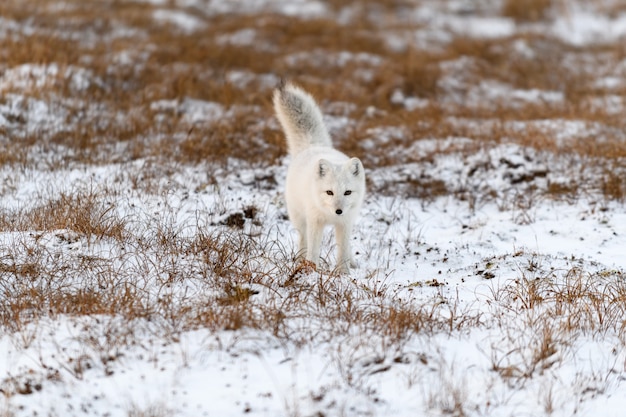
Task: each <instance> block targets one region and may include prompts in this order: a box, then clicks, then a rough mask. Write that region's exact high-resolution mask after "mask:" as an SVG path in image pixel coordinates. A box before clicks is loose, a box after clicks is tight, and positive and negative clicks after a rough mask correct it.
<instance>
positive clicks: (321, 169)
mask: <svg viewBox="0 0 626 417" xmlns="http://www.w3.org/2000/svg"><path fill="white" fill-rule="evenodd" d="M329 169H330V162H328V161H327V160H325V159H320V160H319V162H318V174H319V176H320V178H322V177H324V176H326V174H327V173H328V170H329Z"/></svg>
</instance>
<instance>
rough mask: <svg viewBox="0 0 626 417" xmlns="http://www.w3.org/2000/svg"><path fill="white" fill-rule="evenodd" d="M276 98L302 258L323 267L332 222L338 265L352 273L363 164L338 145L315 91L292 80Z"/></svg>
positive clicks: (288, 191)
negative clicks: (352, 240)
mask: <svg viewBox="0 0 626 417" xmlns="http://www.w3.org/2000/svg"><path fill="white" fill-rule="evenodd" d="M273 100H274V110H275V112H276V116H277V117H278V120H279V121H280V124H281V126H282V128H283V130H284V132H285V136H286V138H287V146H288V148H289V154H290V155H291V163H290V165H289V169H288V170H287V184H286V191H285V198H286V200H287V211H288V212H289V219H290V220H291V222H292V223H293V225H294V226H295V228H296V229H297V230H298V233H299V235H300V240H299V245H298V246H299V247H298V258H300V259H302V258H303V257H304V258H306V260H308V261H310V262H313V263H314V264H315V265H316V266H319V261H320V245H321V241H322V234H323V231H324V227H325V226H326V225H332V226H334V227H335V239H336V240H337V270H338V271H339V272H343V273H347V272H348V271H349V268H350V267H353V268H354V267H356V264H355V262H354V258H353V256H352V250H351V249H350V235H351V234H352V226H353V225H354V221H355V220H356V218H357V215H358V212H359V209H360V207H361V204H362V203H363V198H364V196H365V172H364V170H363V164H362V163H361V161H360V160H359V159H358V158H349V157H348V156H346V155H345V154H343V153H342V152H340V151H338V150H336V149H334V148H333V146H332V143H331V140H330V135H329V134H328V130H327V129H326V126H325V125H324V121H323V119H322V112H321V110H320V109H319V107H318V106H317V104H316V103H315V100H314V99H313V97H312V96H311V95H310V94H308V93H307V92H305V91H304V90H302V89H301V88H299V87H297V86H295V85H293V84H291V83H287V84H286V85H285V84H281V85H280V86H279V87H278V88H277V89H276V90H275V91H274V97H273Z"/></svg>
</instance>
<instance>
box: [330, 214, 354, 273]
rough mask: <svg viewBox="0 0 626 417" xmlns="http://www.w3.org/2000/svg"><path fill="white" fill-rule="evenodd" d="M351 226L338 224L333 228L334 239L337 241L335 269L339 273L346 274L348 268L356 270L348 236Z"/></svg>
mask: <svg viewBox="0 0 626 417" xmlns="http://www.w3.org/2000/svg"><path fill="white" fill-rule="evenodd" d="M351 232H352V225H350V224H338V225H336V226H335V239H336V240H337V269H338V270H339V272H341V273H348V272H349V271H350V268H356V262H355V261H354V258H353V257H352V248H351V246H350V235H351V234H352V233H351Z"/></svg>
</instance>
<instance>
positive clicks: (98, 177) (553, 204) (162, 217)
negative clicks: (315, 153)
mask: <svg viewBox="0 0 626 417" xmlns="http://www.w3.org/2000/svg"><path fill="white" fill-rule="evenodd" d="M122 3H124V2H122ZM146 3H148V4H150V5H152V6H155V5H156V6H158V7H161V8H159V9H158V10H157V12H154V13H153V15H152V17H153V18H154V19H155V20H156V21H158V22H161V23H163V24H170V25H173V26H175V27H178V28H179V29H180V30H183V31H184V32H189V33H193V32H194V31H195V30H200V29H201V28H202V27H204V26H205V22H204V20H203V16H215V15H220V14H226V13H242V14H255V13H261V12H267V11H269V12H271V13H282V14H285V15H287V16H290V17H294V18H295V17H297V18H308V17H315V18H319V17H320V16H321V17H323V18H334V17H335V16H333V15H332V11H331V10H330V8H329V7H327V5H326V3H324V2H318V1H298V2H285V1H278V0H277V1H270V0H263V1H252V0H250V1H229V2H219V1H200V0H197V1H194V0H185V1H173V2H165V1H154V0H153V1H148V2H146ZM480 3H481V4H482V3H483V2H480ZM557 3H559V4H561V2H557ZM598 3H601V2H598ZM609 3H610V2H606V8H607V9H609V8H610V7H609V6H610V5H611V4H612V3H611V4H609ZM59 4H61V5H62V4H63V3H62V2H61V3H59ZM485 4H496V3H495V2H485ZM563 4H564V6H563V7H566V8H567V11H566V12H563V13H561V14H559V15H558V16H556V17H554V18H552V19H550V20H547V21H542V22H533V23H523V24H520V23H517V22H515V21H514V20H512V19H511V18H506V17H501V16H498V15H497V14H496V13H493V14H489V13H482V14H481V13H478V12H476V11H475V10H474V8H475V7H474V5H473V2H465V1H449V2H438V1H423V2H416V4H415V5H414V7H408V11H407V12H406V15H405V16H404V17H406V21H407V22H411V23H412V24H415V25H416V27H417V28H418V29H417V30H415V31H414V32H413V33H412V34H413V35H414V39H407V38H406V37H398V36H397V34H393V33H390V35H389V37H388V39H387V42H388V44H389V45H390V47H392V48H397V49H398V50H401V49H402V47H403V45H406V44H407V43H413V42H415V43H417V44H418V45H421V44H422V43H423V42H435V44H436V43H441V44H444V43H446V42H448V40H449V39H448V37H449V36H451V34H455V36H467V37H477V38H483V37H486V38H502V37H508V36H511V35H513V34H514V33H518V31H527V32H528V33H537V32H542V33H546V36H547V35H548V34H549V35H550V36H554V37H556V38H559V39H562V41H563V42H565V43H568V44H571V45H572V46H573V47H576V46H581V45H588V44H596V43H598V44H604V43H606V44H608V43H612V42H623V41H624V40H626V38H625V36H626V11H625V10H623V9H622V10H621V12H620V13H617V14H616V15H615V14H609V13H604V10H603V9H602V8H601V7H599V6H597V5H596V6H597V7H584V3H579V2H576V4H572V5H571V6H568V5H567V4H566V3H565V2H563ZM616 4H617V3H616ZM59 7H62V6H59ZM68 7H70V6H68ZM483 7H485V8H487V9H488V7H487V6H483ZM559 7H560V6H559ZM170 8H171V9H170ZM476 8H478V9H480V7H479V6H476ZM556 9H558V7H556ZM616 9H617V8H616ZM350 13H351V12H350V9H347V10H344V13H342V14H341V15H340V16H338V17H337V19H339V20H341V19H347V20H349V19H350V18H351V17H350ZM0 25H1V26H4V27H5V29H2V28H0V36H6V34H5V31H12V32H15V31H22V32H24V33H27V32H30V31H32V30H35V29H33V28H32V27H31V26H30V23H29V20H28V19H26V20H23V21H20V22H17V21H8V20H5V19H3V18H0ZM238 33H239V35H238V36H236V37H233V36H230V37H227V36H225V37H224V38H223V42H224V43H226V44H229V43H232V42H243V43H252V42H254V39H255V33H254V29H243V30H241V31H240V32H238ZM459 34H460V35H459ZM137 36H140V35H137ZM220 42H222V41H220ZM431 46H432V47H434V48H436V47H438V46H437V45H431ZM518 46H519V48H520V50H523V49H524V48H525V47H526V46H527V45H525V44H523V42H521V43H520V44H519V45H518ZM309 52H310V53H311V54H315V53H316V51H314V50H313V51H309ZM527 52H528V51H527ZM317 53H319V51H318V52H317ZM520 53H524V51H522V52H520ZM528 53H531V54H532V53H533V52H532V51H530V52H528ZM322 54H323V53H322ZM304 55H306V53H304ZM329 56H330V55H329ZM329 56H326V58H327V59H332V60H333V61H341V60H342V59H344V60H346V62H347V61H350V60H361V61H362V62H364V63H366V64H367V65H371V66H373V67H375V66H378V65H381V63H380V61H379V60H378V59H377V57H375V56H369V55H367V54H363V55H350V54H348V53H346V54H345V55H342V54H337V55H336V56H332V57H330V58H329ZM292 58H293V59H294V60H297V58H298V57H293V56H292ZM303 59H306V56H304V57H303ZM361 61H360V62H361ZM294 62H295V61H294ZM463 62H465V61H463V60H459V61H455V62H452V63H451V66H454V65H461V66H463V65H462V63H463ZM625 62H626V61H624V62H622V64H621V67H615V68H612V69H611V70H610V71H609V70H606V71H604V73H605V74H604V75H605V77H604V78H602V80H599V81H602V82H603V83H604V84H603V86H604V87H605V88H607V89H608V90H610V91H613V92H612V93H611V94H610V95H611V97H612V98H611V102H612V103H613V108H614V112H615V114H618V115H619V114H623V111H624V100H625V97H624V95H623V91H624V89H623V88H624V86H625V85H626V84H624V77H625V76H626V63H625ZM444 72H445V71H444ZM456 75H458V72H455V71H454V70H453V69H451V70H450V71H449V72H447V73H445V76H444V77H443V78H442V81H441V85H442V88H443V89H444V90H445V89H446V86H452V87H451V88H452V89H453V87H454V86H455V85H458V83H462V81H461V80H460V79H458V78H455V77H456ZM229 77H230V80H231V82H233V83H238V82H240V83H242V84H246V85H247V82H248V81H247V80H248V78H249V77H248V74H247V73H246V72H245V71H241V72H237V73H235V72H232V73H230V74H229ZM59 78H64V79H69V80H71V82H69V86H70V87H69V88H70V90H71V91H84V90H86V89H88V88H89V86H90V85H91V84H99V83H104V81H103V80H101V79H99V78H98V77H97V76H95V75H94V74H92V73H90V72H89V70H87V69H83V68H74V67H71V66H60V65H55V64H54V63H52V64H38V63H30V64H24V65H21V66H17V67H14V68H6V67H2V70H1V71H0V92H2V94H3V96H2V100H0V134H1V135H2V137H1V138H2V139H1V140H2V142H0V144H2V146H5V145H6V147H7V149H9V148H10V149H11V150H12V151H14V150H15V148H14V146H15V142H14V141H17V140H21V139H22V138H23V137H26V134H25V132H27V133H29V134H30V135H33V134H34V135H36V134H37V133H38V132H41V131H42V130H44V129H45V130H54V131H55V132H58V133H57V134H60V135H63V134H65V133H67V132H71V131H72V129H74V128H75V126H76V123H78V122H80V120H78V119H74V118H72V117H70V114H72V113H71V112H70V110H71V109H73V108H74V107H75V105H76V103H74V102H73V101H72V99H71V98H69V97H66V98H64V99H63V100H60V99H59V98H58V97H55V98H54V99H53V100H49V98H47V97H45V96H37V95H31V94H30V92H31V91H34V90H36V89H41V88H45V86H46V85H52V84H54V82H55V80H57V79H59ZM252 78H254V79H255V80H257V81H259V83H260V84H262V85H266V86H267V85H269V86H271V85H273V84H274V83H275V82H276V81H277V80H278V79H279V78H280V77H278V76H274V75H271V74H262V75H259V76H256V77H252ZM607 85H609V86H608V87H607ZM609 87H610V88H609ZM446 91H447V90H446ZM620 94H621V95H620ZM465 97H466V98H467V99H468V101H470V102H471V101H472V100H475V101H476V102H477V103H478V102H482V103H484V102H485V101H486V102H489V101H490V100H493V101H507V102H508V103H507V104H509V105H511V106H515V105H518V104H519V103H533V102H542V103H556V104H555V105H559V103H562V102H564V101H565V100H567V99H566V98H565V97H564V95H563V93H562V92H560V91H544V90H532V89H529V90H519V89H512V88H511V87H510V86H507V85H503V84H502V83H498V82H495V81H493V80H486V81H485V82H484V83H481V84H480V85H474V86H471V88H469V89H468V91H467V95H466V96H465ZM605 98H606V97H605ZM268 100H269V98H268ZM390 100H392V101H394V102H395V103H396V104H403V105H404V107H405V108H406V109H409V111H410V110H414V109H415V108H419V107H420V106H422V105H423V104H424V102H425V103H427V102H428V99H426V98H420V97H405V96H404V95H403V94H402V93H400V92H399V93H398V94H396V95H394V96H393V97H392V98H390ZM446 100H449V101H450V102H452V101H454V94H452V93H451V94H450V96H447V97H446V98H444V99H442V102H444V103H445V102H446ZM343 104H344V105H345V103H343ZM325 106H326V107H325V108H330V107H332V103H327V102H325ZM148 107H149V108H150V111H152V112H154V113H157V114H162V117H163V120H166V118H167V117H168V116H167V115H168V114H170V113H171V114H177V116H179V117H180V119H181V120H183V122H185V123H188V124H190V125H193V124H196V123H203V122H206V121H208V120H219V119H221V118H224V119H228V118H229V117H230V116H231V113H233V112H235V109H232V108H226V107H225V106H224V105H223V104H221V103H216V102H211V101H202V100H197V99H193V98H180V97H172V99H171V100H160V99H159V100H155V101H153V102H152V103H151V104H150V105H149V106H148ZM248 110H250V109H249V108H245V109H244V111H248ZM369 110H370V109H368V111H369ZM100 111H105V109H103V108H101V107H99V106H98V105H97V103H87V104H85V109H84V112H85V114H86V115H93V114H97V113H98V112H100ZM376 112H377V109H371V114H376ZM123 116H124V115H120V116H119V117H123ZM85 117H88V116H85ZM94 120H97V119H94ZM265 123H266V124H267V125H268V126H270V127H271V128H273V129H275V128H276V127H277V124H276V122H275V121H273V120H267V122H265ZM353 123H354V120H351V119H350V118H348V117H339V116H336V115H333V116H328V124H329V126H330V128H331V131H333V132H335V131H341V130H342V129H344V130H345V129H349V128H351V127H352V126H353ZM450 123H458V124H459V126H462V128H463V129H468V130H467V131H469V130H472V129H473V130H479V129H487V131H489V129H490V128H491V127H487V126H492V125H494V126H495V125H497V126H499V127H500V128H502V130H501V131H503V132H504V131H507V129H508V130H510V131H513V130H525V129H533V131H536V132H542V134H544V135H546V136H549V137H550V138H552V139H553V140H554V143H556V144H557V145H558V146H567V144H568V143H569V142H568V141H576V140H583V139H584V138H587V137H589V136H591V135H594V134H595V133H596V132H597V131H602V132H606V131H604V130H602V129H601V128H600V127H598V126H597V125H594V124H593V123H589V122H587V121H577V120H566V119H546V120H531V121H529V120H520V121H508V122H506V126H504V127H502V126H503V125H502V124H501V123H500V122H497V121H492V120H488V119H484V118H480V119H477V120H471V119H462V118H460V117H459V118H458V119H455V120H453V121H451V122H450ZM598 123H599V122H598ZM22 128H23V130H22V131H21V132H19V133H17V131H18V130H19V129H22ZM463 131H466V130H463ZM369 133H370V134H369V136H368V137H366V138H363V141H364V143H363V151H364V152H368V153H371V154H374V155H375V153H376V152H377V150H378V146H379V145H380V144H383V143H388V142H390V141H393V140H395V139H396V138H398V137H399V138H401V139H402V140H403V141H404V142H405V143H406V142H409V143H410V145H409V146H406V147H403V148H401V149H400V150H398V152H399V153H402V154H403V155H404V156H410V157H411V158H409V159H410V160H411V161H423V162H406V163H404V162H400V163H398V164H396V165H383V164H381V166H376V167H367V166H366V169H367V175H368V187H369V189H370V193H369V195H368V197H367V199H366V202H365V204H364V207H363V209H362V211H361V218H360V221H359V222H358V223H357V226H356V230H355V236H354V249H355V251H356V252H357V253H356V260H357V262H358V264H359V266H358V268H356V269H355V270H353V271H352V272H351V274H350V275H336V274H333V273H332V272H331V271H330V270H329V269H330V268H329V267H326V268H321V270H320V271H312V270H307V269H306V268H298V267H297V266H296V265H294V264H293V261H292V258H293V254H294V250H295V249H294V245H295V242H296V237H297V236H296V234H295V231H294V230H293V228H292V227H291V225H290V224H289V221H288V219H287V216H286V208H285V206H284V201H283V197H282V190H283V187H284V182H285V172H286V166H287V164H288V162H289V161H288V157H285V158H282V159H281V160H280V163H278V164H276V165H273V166H260V167H258V166H251V165H250V164H248V163H246V162H244V161H239V160H237V159H236V155H234V158H232V159H231V160H229V163H228V164H227V166H222V165H219V164H209V163H198V164H192V163H189V164H181V163H179V162H171V163H170V162H167V161H164V160H163V159H160V158H157V157H153V158H151V157H145V158H139V159H132V160H130V159H125V158H119V160H116V161H114V162H106V161H105V162H102V161H99V160H97V158H96V162H94V163H85V164H81V163H71V164H64V163H62V162H59V161H62V160H63V158H62V157H61V156H59V155H56V154H55V153H54V152H53V151H52V152H51V151H50V149H53V150H54V149H57V150H58V149H63V148H62V147H63V144H62V142H61V145H58V146H59V148H56V147H55V146H57V145H56V144H54V143H53V142H52V144H51V142H47V141H46V142H42V145H41V147H40V148H37V146H35V147H34V148H32V149H33V150H32V152H33V153H32V154H31V157H30V159H29V161H30V162H31V163H29V164H27V165H25V166H21V165H20V164H12V163H4V165H2V166H1V167H0V178H2V183H1V184H0V210H1V211H0V213H1V214H2V217H1V218H0V220H1V221H0V225H1V226H2V228H1V232H0V302H1V304H2V307H1V308H2V309H3V310H4V311H3V312H1V313H0V318H1V319H2V320H1V321H2V326H1V327H0V329H1V333H0V393H1V394H2V396H1V397H0V398H1V399H0V415H6V416H33V415H38V416H84V415H89V416H111V417H114V416H190V417H191V416H239V415H244V414H249V415H257V416H415V415H433V416H437V415H452V416H459V417H460V416H482V415H488V416H540V415H554V416H572V415H581V416H596V415H602V416H616V417H617V416H622V415H623V414H624V410H625V409H626V337H625V336H624V326H625V324H626V275H625V274H626V272H625V271H626V210H625V209H624V204H623V201H620V199H619V198H614V199H612V198H609V197H607V195H606V194H603V193H602V192H601V190H599V189H598V188H597V187H595V186H592V185H589V188H588V189H587V188H586V185H587V184H592V183H594V182H593V181H589V182H588V183H587V182H586V179H589V178H597V177H598V176H600V177H601V176H603V175H608V174H607V172H606V168H607V167H606V166H603V165H598V164H599V163H601V162H598V159H594V158H593V157H591V156H586V155H580V154H560V153H558V152H550V151H549V150H541V149H537V148H535V147H531V146H526V145H523V144H519V143H514V142H513V141H508V140H507V138H506V136H503V137H500V138H498V140H497V141H494V142H493V143H490V144H489V145H484V144H482V145H481V144H476V143H475V141H474V140H473V139H472V138H469V137H465V136H463V135H459V136H458V137H432V138H431V139H420V140H415V141H414V142H413V143H411V142H412V140H411V138H410V137H409V138H407V137H406V135H408V134H410V133H407V132H405V131H404V130H402V129H401V128H400V129H398V128H397V127H396V128H394V127H389V126H377V127H373V128H371V129H370V131H369ZM22 134H24V135H25V136H20V135H22ZM603 134H606V133H603ZM619 134H621V137H620V138H621V140H626V139H625V138H624V132H621V133H619ZM29 137H32V136H29ZM581 138H583V139H581ZM24 140H26V139H24ZM127 148H129V145H128V144H120V149H121V150H114V151H112V152H113V153H114V154H115V155H118V153H121V154H123V153H124V152H125V151H126V149H127ZM385 149H387V148H385ZM70 153H71V152H70ZM32 155H41V159H37V158H36V157H34V156H32ZM357 156H362V155H357ZM0 160H1V159H0ZM371 160H375V157H372V159H371ZM400 160H401V161H402V160H404V159H402V158H400ZM65 165H67V166H65ZM612 168H615V169H622V171H619V170H617V171H615V174H616V176H615V177H611V178H620V177H619V175H621V173H623V172H626V170H624V162H623V161H621V160H617V162H614V165H613V166H612ZM607 178H609V177H607ZM571 179H574V181H573V182H569V181H570V180H571ZM618 182H619V181H618ZM621 184H622V187H623V186H624V184H626V182H622V183H621ZM546 190H548V191H546ZM64 210H65V211H66V212H64ZM83 213H86V216H87V219H86V220H85V219H83V220H81V221H82V223H81V222H79V220H77V219H79V216H80V215H82V214H83ZM57 217H58V218H62V219H65V223H63V222H57V223H54V222H51V223H48V222H47V221H46V219H48V218H49V219H54V218H57ZM81 219H82V218H81ZM11 222H13V223H11ZM78 224H87V225H88V226H89V227H85V228H82V229H81V228H79V227H76V226H77V225H78ZM324 248H325V249H324V251H323V257H324V259H325V261H327V263H328V265H333V264H334V257H335V253H334V242H333V240H332V236H331V235H330V234H329V235H328V236H327V237H326V238H325V244H324ZM89 300H91V301H89ZM128 300H133V301H132V303H129V302H128ZM83 305H84V306H85V307H84V308H85V309H87V310H86V311H81V310H80V308H81V306H83ZM42 306H49V307H50V314H45V308H42Z"/></svg>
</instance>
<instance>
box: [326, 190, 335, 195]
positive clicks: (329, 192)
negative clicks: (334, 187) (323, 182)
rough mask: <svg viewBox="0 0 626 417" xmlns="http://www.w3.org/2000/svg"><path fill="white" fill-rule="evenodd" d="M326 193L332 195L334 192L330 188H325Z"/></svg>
mask: <svg viewBox="0 0 626 417" xmlns="http://www.w3.org/2000/svg"><path fill="white" fill-rule="evenodd" d="M326 194H328V195H334V193H333V192H332V191H330V190H327V191H326Z"/></svg>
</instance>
